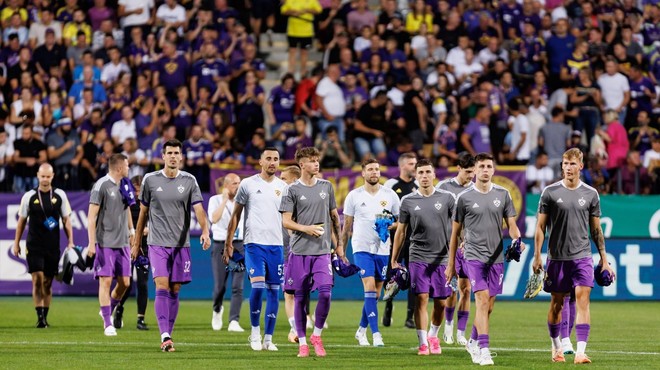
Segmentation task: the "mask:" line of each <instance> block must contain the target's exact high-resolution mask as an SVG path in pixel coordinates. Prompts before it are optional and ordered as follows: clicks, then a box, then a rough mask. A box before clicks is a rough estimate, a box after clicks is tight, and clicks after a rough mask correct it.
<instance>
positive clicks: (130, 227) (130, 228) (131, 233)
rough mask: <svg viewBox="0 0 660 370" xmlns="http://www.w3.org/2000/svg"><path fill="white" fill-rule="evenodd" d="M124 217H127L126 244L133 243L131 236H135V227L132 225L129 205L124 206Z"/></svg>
mask: <svg viewBox="0 0 660 370" xmlns="http://www.w3.org/2000/svg"><path fill="white" fill-rule="evenodd" d="M126 218H127V219H128V245H131V244H133V238H135V228H134V227H133V214H132V213H131V207H130V206H129V207H126Z"/></svg>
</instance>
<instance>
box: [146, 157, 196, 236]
mask: <svg viewBox="0 0 660 370" xmlns="http://www.w3.org/2000/svg"><path fill="white" fill-rule="evenodd" d="M163 171H164V170H161V171H156V172H151V173H148V174H146V175H145V176H144V179H143V180H142V189H141V190H142V192H141V193H140V201H141V202H142V204H144V205H145V206H147V207H149V236H147V244H148V245H154V246H161V247H190V218H191V212H192V206H194V205H195V204H197V203H201V202H202V201H203V198H202V193H201V191H200V190H199V185H197V180H196V179H195V177H193V175H191V174H189V173H188V172H184V171H179V174H178V175H177V176H176V177H175V178H169V177H167V176H165V174H164V172H163Z"/></svg>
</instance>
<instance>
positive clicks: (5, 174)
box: [0, 126, 14, 192]
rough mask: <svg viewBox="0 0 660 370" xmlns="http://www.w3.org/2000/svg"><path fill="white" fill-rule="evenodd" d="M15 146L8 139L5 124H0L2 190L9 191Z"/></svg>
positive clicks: (0, 185)
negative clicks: (10, 169)
mask: <svg viewBox="0 0 660 370" xmlns="http://www.w3.org/2000/svg"><path fill="white" fill-rule="evenodd" d="M13 154H14V147H13V145H11V144H10V143H9V142H8V140H7V132H6V131H5V127H4V126H0V192H6V191H9V189H10V186H9V174H10V172H9V168H10V167H9V166H10V164H11V157H12V156H13Z"/></svg>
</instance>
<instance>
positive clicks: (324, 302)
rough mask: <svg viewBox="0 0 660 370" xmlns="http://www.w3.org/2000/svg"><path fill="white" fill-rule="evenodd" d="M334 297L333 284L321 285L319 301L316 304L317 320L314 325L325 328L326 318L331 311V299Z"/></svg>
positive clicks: (315, 314)
mask: <svg viewBox="0 0 660 370" xmlns="http://www.w3.org/2000/svg"><path fill="white" fill-rule="evenodd" d="M331 297H332V286H330V285H324V286H321V287H319V301H318V303H317V304H316V311H315V312H314V316H315V319H316V320H315V321H314V326H315V327H317V328H319V329H323V325H324V324H325V320H326V319H327V318H328V314H329V313H330V299H331Z"/></svg>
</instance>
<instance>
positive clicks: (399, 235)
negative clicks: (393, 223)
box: [390, 222, 408, 268]
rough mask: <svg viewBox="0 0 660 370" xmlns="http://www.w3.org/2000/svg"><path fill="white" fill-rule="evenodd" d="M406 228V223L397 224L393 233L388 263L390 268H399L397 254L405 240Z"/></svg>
mask: <svg viewBox="0 0 660 370" xmlns="http://www.w3.org/2000/svg"><path fill="white" fill-rule="evenodd" d="M407 228H408V224H407V223H405V224H404V223H402V222H399V223H398V225H397V227H396V232H395V233H394V244H392V260H391V261H390V265H391V266H392V268H397V267H399V262H397V261H398V260H399V254H400V253H401V246H402V245H403V241H404V240H405V239H406V230H407Z"/></svg>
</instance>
